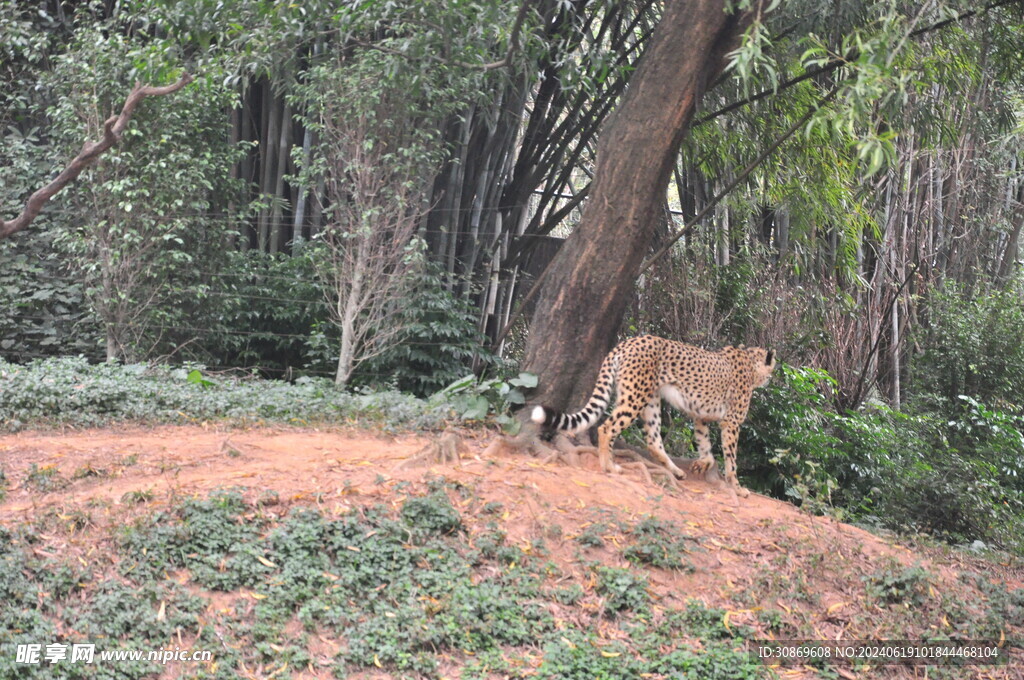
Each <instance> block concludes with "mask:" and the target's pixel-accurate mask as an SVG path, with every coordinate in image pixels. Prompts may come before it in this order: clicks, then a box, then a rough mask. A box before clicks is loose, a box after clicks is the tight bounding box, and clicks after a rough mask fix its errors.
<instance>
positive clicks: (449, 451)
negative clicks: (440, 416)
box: [395, 432, 467, 471]
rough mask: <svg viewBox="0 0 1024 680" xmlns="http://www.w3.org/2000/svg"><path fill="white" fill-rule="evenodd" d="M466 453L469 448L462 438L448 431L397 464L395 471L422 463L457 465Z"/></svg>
mask: <svg viewBox="0 0 1024 680" xmlns="http://www.w3.org/2000/svg"><path fill="white" fill-rule="evenodd" d="M464 453H467V449H466V444H465V442H463V441H462V438H461V437H460V436H459V435H457V434H455V433H454V432H446V433H444V434H443V435H441V437H440V438H439V439H437V440H436V441H432V442H430V443H429V444H427V445H426V446H424V447H423V448H422V449H420V450H419V451H417V452H416V453H415V454H414V455H413V456H411V457H409V458H406V459H405V460H403V461H402V462H401V463H399V464H398V465H396V466H395V471H398V470H402V469H404V468H407V467H417V466H420V465H455V464H457V463H458V462H459V461H460V460H461V459H462V454H464Z"/></svg>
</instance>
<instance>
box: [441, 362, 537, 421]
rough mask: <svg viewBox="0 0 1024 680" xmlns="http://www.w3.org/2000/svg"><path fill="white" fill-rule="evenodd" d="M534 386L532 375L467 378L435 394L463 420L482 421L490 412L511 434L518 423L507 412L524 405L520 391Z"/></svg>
mask: <svg viewBox="0 0 1024 680" xmlns="http://www.w3.org/2000/svg"><path fill="white" fill-rule="evenodd" d="M536 386H537V376H535V375H533V374H532V373H520V374H519V375H518V376H517V377H515V378H511V379H509V380H503V379H501V378H492V379H481V378H477V377H476V376H475V375H468V376H466V377H465V378H461V379H459V380H456V381H455V382H453V383H452V384H450V385H448V386H447V387H445V388H444V389H443V390H441V391H440V392H439V393H438V395H439V397H441V398H444V399H446V400H448V401H449V402H450V403H451V405H452V408H454V409H455V411H456V413H458V414H459V416H460V417H461V418H462V419H463V420H484V419H485V418H487V416H488V414H490V413H492V412H493V413H494V415H495V421H497V422H498V424H500V425H501V426H502V427H504V428H505V429H506V430H509V431H514V430H515V429H516V427H517V426H518V422H517V421H516V420H515V419H514V418H513V417H512V416H511V414H510V413H509V410H510V409H512V408H515V407H517V406H522V405H523V404H525V403H526V397H525V395H524V394H523V390H528V389H532V388H534V387H536Z"/></svg>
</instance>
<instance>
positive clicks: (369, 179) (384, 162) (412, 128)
mask: <svg viewBox="0 0 1024 680" xmlns="http://www.w3.org/2000/svg"><path fill="white" fill-rule="evenodd" d="M363 61H365V60H356V61H354V62H350V63H343V64H335V65H334V66H333V67H332V68H325V69H323V70H322V71H320V72H318V73H317V74H316V76H315V77H314V78H313V79H311V84H310V85H309V86H307V88H306V90H305V95H306V97H310V96H312V97H313V99H314V101H313V102H312V103H313V104H314V106H313V107H312V108H313V110H314V111H315V112H316V114H315V115H316V116H317V118H316V119H315V120H314V121H312V124H313V125H314V126H315V129H316V131H317V133H318V134H319V137H320V144H319V158H318V159H317V161H316V162H315V163H314V164H313V165H312V166H310V167H309V168H308V169H309V170H311V171H312V174H315V175H319V176H321V177H323V179H324V193H323V195H322V196H321V202H322V203H323V209H324V212H325V213H326V215H327V217H328V220H327V226H325V227H324V229H323V230H322V231H321V232H320V233H319V234H317V235H316V237H315V238H316V239H317V240H318V241H319V242H320V247H318V248H314V249H313V250H312V251H311V254H312V256H313V257H314V262H315V265H316V268H317V272H318V276H319V278H320V281H321V284H322V287H323V292H324V295H325V297H326V299H327V302H328V306H329V308H330V314H331V320H332V321H333V323H334V324H335V325H337V327H338V329H339V331H340V334H341V347H340V348H339V351H338V368H337V375H336V379H335V380H336V382H337V384H339V385H344V384H346V383H347V382H348V380H349V378H350V377H351V376H352V373H353V371H354V370H355V368H356V367H357V366H358V365H359V364H360V363H362V362H364V361H366V360H367V359H370V358H373V357H376V356H378V355H380V354H381V353H383V352H385V351H386V350H388V349H389V348H391V347H393V346H394V345H396V344H397V343H399V342H400V341H401V340H402V337H403V335H404V333H405V330H406V326H407V325H408V323H409V316H408V315H406V314H404V311H405V307H406V304H407V301H408V299H409V293H410V292H411V290H412V286H413V285H414V279H415V277H414V274H415V273H416V272H417V271H418V270H419V268H420V267H421V265H422V263H423V257H422V247H421V242H420V241H419V239H417V238H416V237H415V234H416V228H417V225H418V224H419V223H420V221H421V219H422V217H423V215H424V214H425V212H426V208H427V204H426V198H425V197H426V190H427V188H428V186H427V182H426V179H425V178H429V177H431V176H432V175H431V172H430V171H429V168H432V167H436V165H437V158H438V157H437V153H436V148H437V144H436V141H435V139H433V138H432V137H431V136H430V135H429V134H427V133H424V132H422V130H424V129H429V128H426V127H425V126H422V125H419V124H418V121H417V119H416V113H415V112H414V111H413V108H412V107H411V106H410V105H409V104H410V102H409V101H408V100H407V99H405V98H404V97H403V93H402V92H400V91H399V90H398V88H394V87H389V86H382V85H380V78H379V75H378V74H376V73H375V72H374V70H373V69H372V68H368V67H366V65H365V64H364V63H363Z"/></svg>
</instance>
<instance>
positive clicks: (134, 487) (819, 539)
mask: <svg viewBox="0 0 1024 680" xmlns="http://www.w3.org/2000/svg"><path fill="white" fill-rule="evenodd" d="M430 441H431V440H430V439H428V438H426V437H421V436H412V435H404V436H395V437H385V436H374V435H371V434H368V433H367V432H365V431H356V430H313V429H281V428H261V429H246V430H238V429H229V428H217V427H156V428H125V429H105V430H87V431H75V432H29V433H22V434H17V435H8V436H3V437H0V469H2V470H3V472H4V473H5V476H6V480H7V481H6V484H7V493H6V497H5V499H4V500H3V502H2V503H0V523H2V524H3V525H5V526H7V527H9V528H10V527H13V526H17V525H24V524H31V523H37V524H38V523H39V522H40V521H41V518H45V517H50V518H51V519H52V518H54V517H56V518H77V519H75V520H74V521H73V522H70V523H68V525H67V526H65V529H66V531H56V530H53V531H51V532H50V533H51V534H52V536H51V537H52V538H53V541H54V545H51V546H49V547H45V548H44V549H47V550H53V551H57V552H65V551H67V552H69V553H70V554H74V553H76V552H81V553H83V554H84V553H86V552H88V551H89V550H91V549H94V548H95V546H96V545H98V544H100V543H102V542H103V541H105V540H108V538H109V534H110V532H111V531H112V530H113V528H115V527H117V526H121V525H123V524H125V523H127V522H128V521H129V520H130V519H131V518H132V517H133V516H138V515H140V514H145V513H152V512H153V511H154V510H155V509H160V508H162V507H166V506H168V505H170V504H172V503H174V502H175V501H176V500H177V499H181V498H182V497H188V496H205V495H207V494H208V493H209V492H210V491H212V490H214V489H218V488H227V487H239V488H241V489H243V490H244V492H245V493H247V494H252V495H255V494H258V493H265V492H266V490H270V491H273V492H276V494H277V498H278V499H279V500H278V501H277V502H278V503H280V504H281V506H282V508H286V507H288V506H292V505H302V504H305V505H316V506H317V507H319V508H320V509H322V510H323V511H325V512H328V513H334V514H338V513H342V512H344V511H346V510H349V509H351V508H353V507H357V506H360V505H365V504H366V503H368V502H382V503H384V504H386V505H393V506H394V505H396V504H397V502H399V501H400V500H401V499H402V498H405V497H407V496H408V495H410V494H414V493H416V492H417V490H422V489H423V487H424V482H425V480H427V479H430V478H438V477H443V478H444V479H445V480H447V481H448V482H451V483H455V484H461V485H464V486H466V487H471V488H472V489H473V491H474V494H475V496H474V500H473V501H472V502H469V501H464V502H461V503H460V502H459V501H458V500H456V505H457V506H458V509H459V511H460V512H461V513H462V514H463V518H464V521H465V522H466V524H467V527H468V531H469V532H471V533H472V532H473V531H475V530H479V529H480V528H481V527H483V525H484V524H485V522H493V521H495V517H494V516H493V515H488V514H487V513H485V512H483V511H482V509H483V508H486V507H490V508H495V507H500V508H502V511H501V513H500V515H499V516H498V518H497V519H498V521H500V523H501V525H502V528H503V530H504V531H505V532H506V533H507V536H508V540H509V542H510V543H513V544H515V545H519V546H521V547H522V548H523V549H524V550H525V551H529V550H531V549H536V546H537V545H538V540H540V541H542V542H543V543H544V545H545V546H546V547H545V550H546V551H549V553H550V554H549V559H551V560H552V561H554V562H555V563H557V564H558V565H559V567H560V568H561V570H562V573H563V574H566V575H567V576H566V577H565V578H568V579H571V580H574V581H578V582H579V583H581V584H583V586H584V587H587V584H588V582H592V581H593V577H592V576H591V575H590V572H589V571H588V569H589V567H588V566H587V565H588V564H592V563H593V562H594V561H597V562H601V563H604V564H610V565H614V566H620V567H625V566H629V562H627V561H626V560H625V559H624V557H623V553H622V550H621V549H620V547H621V545H623V544H624V543H625V542H626V538H625V537H624V536H623V530H622V528H621V527H622V525H621V524H620V525H616V524H615V522H612V521H605V520H606V519H608V518H623V519H625V520H629V521H637V520H638V519H641V518H644V517H647V516H653V517H656V518H658V519H660V520H664V521H667V522H671V523H674V524H675V525H677V526H678V527H680V529H682V530H683V531H684V532H685V533H686V535H687V538H689V539H692V541H693V544H694V545H695V546H698V547H697V548H695V549H694V550H692V551H689V552H688V553H687V555H686V561H687V568H686V569H660V568H650V570H649V572H650V575H649V583H650V586H649V589H650V591H651V595H652V598H653V599H654V601H655V602H657V605H658V606H659V607H664V608H672V607H682V606H684V605H685V603H687V602H688V601H690V600H691V599H696V600H699V601H701V602H703V603H704V604H705V605H707V606H713V607H721V608H723V609H724V610H726V611H727V612H728V617H727V618H728V620H727V621H726V625H727V626H728V625H729V624H730V623H732V624H735V625H749V626H753V627H754V628H756V629H758V630H761V631H763V632H764V634H765V635H766V636H770V635H772V632H771V630H770V626H769V625H768V624H767V623H766V620H767V619H768V618H770V617H766V616H765V613H766V612H771V613H772V616H775V617H776V618H781V619H782V620H783V622H784V623H785V625H786V626H788V627H789V630H791V631H794V632H799V633H800V634H801V635H800V636H801V637H814V638H819V639H852V638H866V637H869V636H874V637H890V638H892V637H893V636H894V635H895V636H897V637H910V636H909V635H905V634H906V633H917V634H923V633H924V632H926V631H931V632H932V633H933V634H936V635H938V634H949V635H953V636H955V635H960V636H961V637H967V638H972V637H975V636H972V635H971V633H972V632H977V631H971V630H962V631H957V630H955V628H956V626H957V625H958V624H957V623H956V622H955V621H954V622H951V620H950V618H951V617H950V614H949V612H950V607H951V606H952V604H951V603H953V600H950V599H949V598H950V597H953V596H955V598H956V601H955V604H956V606H958V607H961V606H962V607H967V608H970V607H971V606H972V603H973V604H974V605H977V606H982V603H984V602H987V601H988V599H989V598H990V597H991V592H996V591H1005V592H1009V591H1012V590H1014V589H1017V588H1020V587H1021V586H1022V585H1024V569H1022V567H1021V565H1020V564H1019V563H1011V562H1010V561H1009V560H1004V561H1002V562H1000V560H999V559H996V560H995V561H983V560H981V559H979V558H974V557H973V556H970V555H966V554H965V553H963V552H957V551H951V550H947V549H942V548H937V547H934V548H920V547H917V548H915V549H913V550H912V549H910V548H908V547H905V546H904V545H901V544H900V543H898V542H896V541H895V540H890V539H886V538H882V537H879V536H877V535H874V534H872V533H869V532H867V531H864V530H862V529H859V528H856V527H853V526H850V525H847V524H842V523H840V522H836V521H834V520H832V519H829V518H821V517H811V516H808V515H806V514H804V513H802V512H800V511H799V510H798V509H797V508H794V507H793V506H791V505H788V504H786V503H782V502H779V501H777V500H774V499H770V498H766V497H763V496H758V495H756V494H754V495H751V496H750V497H749V498H742V499H738V500H737V499H736V498H735V497H734V496H733V495H731V494H728V493H725V492H723V491H721V490H719V489H717V488H712V487H710V486H708V485H707V484H704V483H703V482H699V481H690V480H687V481H685V482H681V484H680V486H681V490H680V491H672V492H670V491H667V490H666V489H664V488H661V487H659V486H656V485H651V484H648V483H645V482H643V481H642V480H640V479H639V478H638V477H636V476H633V475H630V474H624V475H607V474H603V473H601V472H599V471H598V470H597V464H596V461H595V460H593V459H592V458H584V461H583V463H584V466H583V467H581V468H570V467H566V466H564V465H561V464H541V463H539V462H537V461H535V460H532V459H528V458H523V457H503V458H498V459H493V460H485V459H483V458H481V456H480V453H481V452H482V451H483V449H484V448H485V446H486V444H487V439H485V438H483V437H480V438H477V439H474V438H473V436H472V435H469V436H468V438H467V439H466V443H467V445H468V446H467V447H466V453H465V454H464V455H463V457H462V460H461V461H459V463H457V464H446V465H434V466H427V467H413V466H407V467H403V466H402V465H401V463H402V462H403V461H406V460H408V459H409V458H411V457H413V456H414V455H415V454H416V453H417V452H418V451H420V450H421V449H423V447H424V446H425V445H427V444H428V443H429V442H430ZM498 504H500V505H498ZM282 512H283V510H282ZM54 521H55V522H57V524H59V521H58V520H54ZM588 535H591V538H592V539H593V540H591V541H589V542H587V541H581V540H580V537H581V536H584V537H586V536H588ZM916 568H920V569H923V570H924V572H926V573H927V576H925V577H920V578H918V577H915V576H913V575H914V574H918V573H919V572H917V571H914V569H916ZM905 570H909V571H905ZM908 574H910V576H908ZM979 577H980V579H981V581H982V582H983V583H981V582H979V581H978V579H979ZM887 579H888V580H887ZM901 579H903V580H901ZM915 579H916V580H915ZM979 583H980V584H979ZM590 585H593V584H592V583H590ZM872 587H874V588H875V589H874V590H872ZM886 588H890V590H891V591H892V592H891V595H892V600H891V601H889V602H887V601H886V600H885V598H886V597H887V596H886V594H885V589H886ZM901 588H902V589H903V590H900V589H901ZM911 591H913V593H911ZM990 591H991V592H990ZM918 598H923V599H918ZM880 601H881V602H882V604H880V603H879V602H880ZM887 604H888V605H892V604H895V605H897V606H895V607H890V606H887ZM912 609H917V610H918V611H919V613H918V614H917V615H915V621H914V627H913V628H912V629H909V628H907V625H909V624H908V623H907V620H908V611H909V610H912ZM900 610H903V611H900ZM1000 611H1003V610H1000ZM979 617H982V615H981V614H979ZM968 618H970V617H968ZM975 618H978V617H975ZM982 618H983V617H982ZM965 620H966V619H965ZM971 620H974V619H971ZM978 620H980V618H979V619H978ZM776 623H778V622H776ZM993 626H994V627H992V628H991V629H986V630H985V631H982V632H990V631H992V632H994V631H995V630H997V629H998V630H999V635H1000V636H1002V637H1005V638H1009V639H1012V638H1014V637H1017V638H1020V637H1022V636H1024V630H1022V629H1021V628H1020V627H1019V624H1017V623H1015V622H1013V621H1005V622H1002V624H1000V622H998V621H996V622H995V623H994V624H993ZM916 636H917V635H914V636H913V637H916ZM1015 660H1016V661H1017V662H1019V665H1018V666H1014V665H1011V666H1010V667H990V668H985V669H982V670H978V671H977V673H978V674H977V677H993V678H1013V677H1024V675H1021V674H1020V668H1021V667H1024V657H1020V656H1018V657H1017V658H1016V659H1015ZM918 670H920V673H918V672H917V671H918ZM310 672H311V673H312V675H311V676H310V677H316V673H313V672H312V668H311V671H310ZM903 672H906V673H907V675H905V676H904V675H900V677H925V675H924V669H923V668H920V669H917V670H905V671H904V670H901V671H899V673H903ZM896 673H897V671H887V672H886V673H885V674H883V675H881V676H877V677H889V676H890V675H891V674H896ZM785 674H787V675H789V676H792V677H803V676H804V674H806V677H816V675H815V673H814V672H813V671H811V670H807V669H804V670H801V669H800V668H799V667H798V668H791V669H787V670H785ZM325 677H326V676H325ZM356 677H390V676H389V675H387V674H386V673H383V672H382V673H380V674H376V675H375V674H374V673H368V674H365V675H362V676H356ZM851 677H856V676H851ZM862 677H869V676H862ZM870 677H876V676H874V675H872V676H870ZM960 677H973V675H966V676H960Z"/></svg>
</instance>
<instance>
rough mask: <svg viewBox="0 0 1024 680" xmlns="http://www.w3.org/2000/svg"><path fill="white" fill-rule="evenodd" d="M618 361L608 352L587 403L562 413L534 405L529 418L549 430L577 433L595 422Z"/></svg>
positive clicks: (608, 392) (606, 400) (607, 393)
mask: <svg viewBox="0 0 1024 680" xmlns="http://www.w3.org/2000/svg"><path fill="white" fill-rule="evenodd" d="M618 369H619V361H618V356H617V355H616V354H610V355H609V356H608V357H607V358H606V359H605V361H604V363H603V364H601V372H600V373H599V374H598V380H597V385H596V386H595V387H594V393H593V394H591V395H590V399H589V400H588V401H587V405H586V406H584V407H583V408H582V409H580V410H579V411H576V412H575V413H562V412H561V411H557V410H555V409H553V408H548V407H546V406H534V407H533V410H532V411H530V420H532V421H533V422H535V423H537V424H538V425H540V426H542V427H543V428H545V429H549V430H562V431H565V432H569V433H571V434H578V433H580V432H583V431H584V430H587V429H589V428H591V427H593V426H594V425H596V424H597V422H598V421H599V420H601V416H602V415H603V414H604V412H605V409H607V408H608V400H609V399H610V397H611V391H612V385H613V383H614V382H615V376H616V374H617V373H618Z"/></svg>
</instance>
